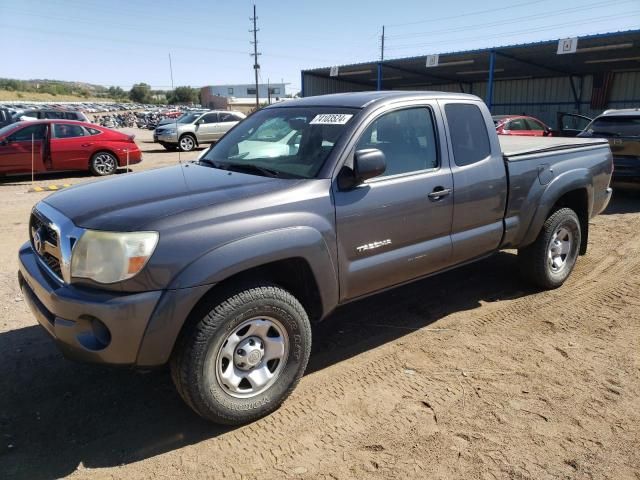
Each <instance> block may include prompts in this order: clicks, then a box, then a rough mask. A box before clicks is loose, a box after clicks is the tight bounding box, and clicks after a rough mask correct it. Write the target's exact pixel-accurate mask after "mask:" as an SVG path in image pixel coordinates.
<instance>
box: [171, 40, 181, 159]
mask: <svg viewBox="0 0 640 480" xmlns="http://www.w3.org/2000/svg"><path fill="white" fill-rule="evenodd" d="M169 72H170V73H171V90H173V91H175V87H174V86H173V65H172V64H171V52H169ZM175 119H176V141H177V142H178V163H179V164H180V165H182V157H181V155H180V139H179V138H178V117H175Z"/></svg>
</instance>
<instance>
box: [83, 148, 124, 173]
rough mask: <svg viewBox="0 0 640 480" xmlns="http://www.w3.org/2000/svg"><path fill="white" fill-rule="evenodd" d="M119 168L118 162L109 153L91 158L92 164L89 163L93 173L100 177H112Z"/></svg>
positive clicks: (100, 153)
mask: <svg viewBox="0 0 640 480" xmlns="http://www.w3.org/2000/svg"><path fill="white" fill-rule="evenodd" d="M117 168H118V160H117V159H116V157H115V156H114V155H112V154H111V153H109V152H98V153H96V154H95V155H94V156H93V157H91V162H90V163H89V170H91V173H93V174H94V175H97V176H100V177H104V176H105V175H111V174H112V173H114V172H115V171H116V169H117Z"/></svg>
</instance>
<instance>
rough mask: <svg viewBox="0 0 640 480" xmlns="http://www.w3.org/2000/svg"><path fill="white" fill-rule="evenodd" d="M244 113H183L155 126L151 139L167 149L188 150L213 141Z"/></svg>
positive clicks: (222, 111)
mask: <svg viewBox="0 0 640 480" xmlns="http://www.w3.org/2000/svg"><path fill="white" fill-rule="evenodd" d="M244 118H245V115H244V114H243V113H241V112H229V111H226V110H221V111H208V112H196V113H185V114H184V115H182V116H181V117H180V118H178V119H176V121H175V123H174V122H172V123H167V124H164V125H162V126H159V127H158V128H156V129H155V130H154V132H153V141H154V142H158V143H159V144H160V145H162V146H163V147H164V148H166V149H167V150H175V149H176V148H179V149H180V150H181V151H183V152H189V151H191V150H193V149H194V148H196V147H197V146H198V145H200V144H202V143H213V142H217V141H218V140H220V138H221V137H222V136H223V135H224V134H225V133H227V132H228V131H229V130H231V128H232V127H234V126H235V125H236V124H237V123H238V122H240V121H241V120H243V119H244Z"/></svg>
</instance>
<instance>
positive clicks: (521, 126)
mask: <svg viewBox="0 0 640 480" xmlns="http://www.w3.org/2000/svg"><path fill="white" fill-rule="evenodd" d="M493 123H494V124H495V126H496V133H497V134H498V135H519V136H528V137H552V136H553V132H552V131H551V128H549V127H548V126H547V125H545V124H544V123H542V122H541V121H540V120H538V119H537V118H534V117H529V116H526V115H494V116H493Z"/></svg>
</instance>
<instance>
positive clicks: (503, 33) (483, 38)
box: [387, 11, 640, 50]
mask: <svg viewBox="0 0 640 480" xmlns="http://www.w3.org/2000/svg"><path fill="white" fill-rule="evenodd" d="M638 15H640V11H634V12H626V13H622V14H616V15H608V16H604V17H598V18H593V19H589V20H580V21H577V22H565V23H558V24H555V25H548V26H545V27H536V28H531V29H527V30H514V31H510V32H502V33H498V34H495V35H485V36H482V37H479V36H477V35H476V36H473V37H464V38H454V39H449V40H443V41H438V42H429V43H419V44H418V43H414V44H407V45H396V46H392V47H387V49H391V50H400V49H407V48H421V47H427V46H432V45H442V44H451V43H454V42H464V41H474V40H475V41H477V40H486V39H490V38H498V37H504V36H506V35H518V34H523V33H535V32H543V31H547V30H553V29H555V28H560V27H569V26H577V25H587V24H590V23H596V22H600V21H602V20H610V19H614V18H628V17H636V16H638Z"/></svg>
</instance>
